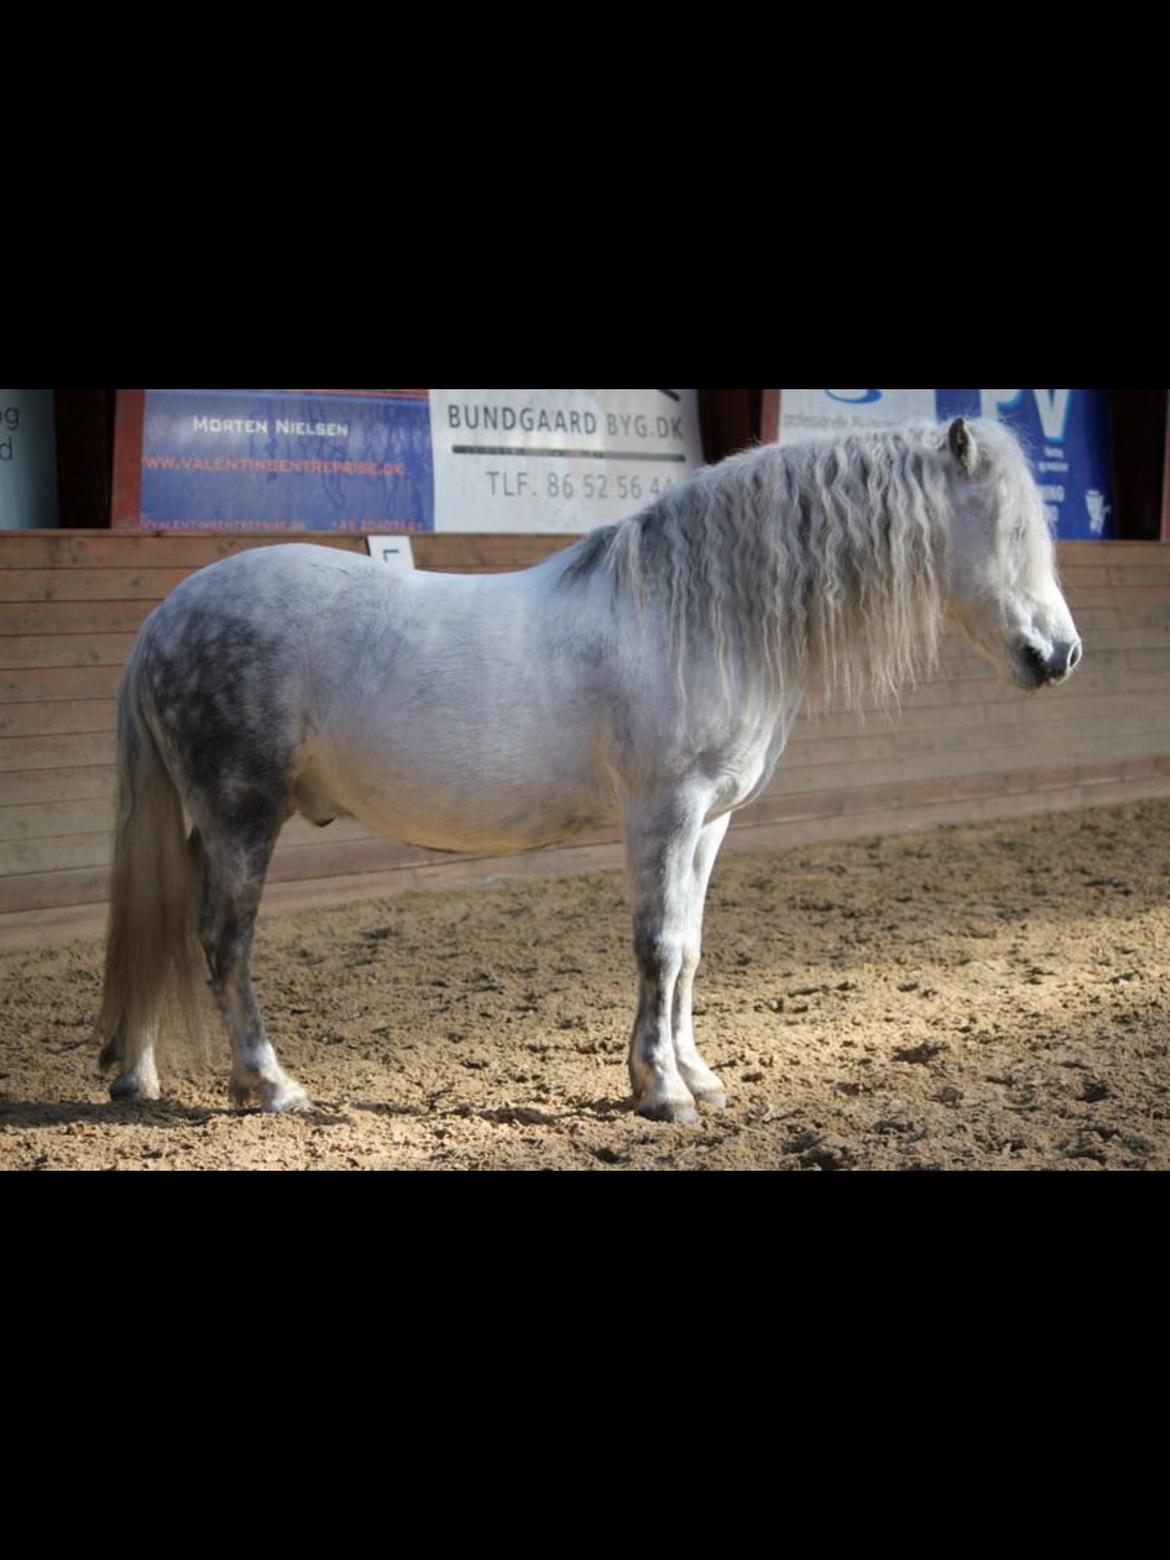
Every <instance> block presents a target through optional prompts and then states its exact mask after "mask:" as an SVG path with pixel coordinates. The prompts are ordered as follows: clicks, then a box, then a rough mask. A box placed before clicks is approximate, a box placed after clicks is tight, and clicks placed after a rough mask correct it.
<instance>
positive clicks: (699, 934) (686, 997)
mask: <svg viewBox="0 0 1170 1560" xmlns="http://www.w3.org/2000/svg"><path fill="white" fill-rule="evenodd" d="M730 822H731V814H730V813H724V815H723V817H722V818H716V820H715V822H714V823H709V824H708V825H707V826H706V828H705V829H703V831H702V833H701V834H700V835H699V839H698V843H697V844H696V846H695V852H694V856H693V858H692V861H691V869H690V877H689V881H688V885H687V886H688V894H689V898H688V903H687V913H686V934H685V937H684V940H683V957H682V967H681V969H680V970H679V975H678V980H677V981H676V982H675V987H674V1010H673V1013H672V1018H671V1031H672V1035H673V1039H674V1055H675V1061H676V1062H677V1064H678V1070H679V1073H680V1075H681V1076H682V1079H683V1082H684V1083H685V1084H686V1086H687V1088H688V1089H690V1091H691V1093H692V1094H693V1095H694V1097H695V1099H697V1100H701V1101H702V1102H703V1104H704V1105H715V1106H723V1105H726V1104H727V1095H726V1093H725V1092H724V1089H723V1084H722V1083H721V1082H720V1080H719V1076H718V1074H717V1073H713V1072H712V1071H711V1069H710V1068H709V1067H708V1066H707V1064H706V1062H705V1061H704V1060H703V1058H702V1057H701V1056H700V1055H699V1051H698V1047H697V1046H696V1045H695V1030H694V1020H693V1017H692V1012H691V1004H692V1001H693V998H694V990H695V973H696V971H697V970H698V968H699V959H700V958H701V956H702V951H703V946H702V945H703V907H704V905H705V904H706V900H707V887H708V884H709V883H710V881H711V870H712V868H713V867H714V865H715V858H716V856H717V855H718V854H719V847H720V846H721V845H722V844H723V837H724V835H725V834H726V833H727V825H728V824H729V823H730Z"/></svg>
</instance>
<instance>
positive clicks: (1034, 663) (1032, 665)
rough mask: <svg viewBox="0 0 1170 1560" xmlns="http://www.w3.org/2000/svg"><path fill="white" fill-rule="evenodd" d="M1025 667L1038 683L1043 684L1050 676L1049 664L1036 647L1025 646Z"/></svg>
mask: <svg viewBox="0 0 1170 1560" xmlns="http://www.w3.org/2000/svg"><path fill="white" fill-rule="evenodd" d="M1024 665H1025V666H1026V667H1027V668H1028V670H1029V671H1030V672H1031V673H1032V675H1033V676H1034V677H1035V678H1036V681H1037V682H1043V681H1044V679H1045V678H1046V677H1047V676H1048V662H1047V661H1046V660H1045V659H1044V657H1043V656H1042V655H1041V654H1040V652H1039V650H1037V649H1036V647H1035V645H1025V646H1024Z"/></svg>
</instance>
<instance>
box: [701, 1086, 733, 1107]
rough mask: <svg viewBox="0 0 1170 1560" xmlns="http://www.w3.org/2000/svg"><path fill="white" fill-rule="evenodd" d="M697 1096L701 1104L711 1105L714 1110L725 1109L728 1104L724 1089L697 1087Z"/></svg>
mask: <svg viewBox="0 0 1170 1560" xmlns="http://www.w3.org/2000/svg"><path fill="white" fill-rule="evenodd" d="M695 1098H696V1100H698V1102H699V1104H700V1105H710V1106H711V1107H712V1109H713V1110H723V1109H724V1108H725V1106H726V1105H727V1095H726V1094H725V1093H724V1091H723V1090H722V1089H696V1090H695Z"/></svg>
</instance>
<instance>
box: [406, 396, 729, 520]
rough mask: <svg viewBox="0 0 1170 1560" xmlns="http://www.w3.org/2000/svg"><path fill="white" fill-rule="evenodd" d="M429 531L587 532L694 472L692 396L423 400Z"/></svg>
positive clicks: (696, 438) (697, 443) (695, 411)
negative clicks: (431, 498) (427, 422)
mask: <svg viewBox="0 0 1170 1560" xmlns="http://www.w3.org/2000/svg"><path fill="white" fill-rule="evenodd" d="M430 405H431V442H432V448H433V452H434V463H435V466H434V470H435V529H436V531H549V532H563V531H589V530H592V529H593V527H595V526H599V525H608V524H609V523H610V522H611V521H613V520H620V519H622V518H623V517H624V516H625V515H631V514H635V513H636V512H637V511H638V510H639V509H643V508H645V506H646V505H647V504H651V503H653V502H654V501H655V499H657V498H658V497H660V496H661V494H662V493H664V492H666V491H667V490H668V489H669V488H670V487H677V486H678V485H679V484H680V483H683V482H685V481H686V480H687V478H688V477H689V476H690V475H691V474H692V473H693V472H694V471H695V470H697V469H698V467H699V466H701V465H702V463H703V455H702V441H701V438H700V434H699V397H698V391H696V390H432V391H431V392H430Z"/></svg>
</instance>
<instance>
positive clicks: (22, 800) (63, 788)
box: [0, 765, 117, 807]
mask: <svg viewBox="0 0 1170 1560" xmlns="http://www.w3.org/2000/svg"><path fill="white" fill-rule="evenodd" d="M116 781H117V774H116V772H115V770H114V768H113V766H112V765H105V766H98V765H95V766H93V767H92V768H88V769H33V770H25V771H23V772H13V773H10V774H0V806H4V807H19V806H25V805H28V804H31V803H34V802H46V803H48V802H82V801H89V800H92V799H93V798H95V797H106V798H112V797H113V795H114V787H115V784H116Z"/></svg>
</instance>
